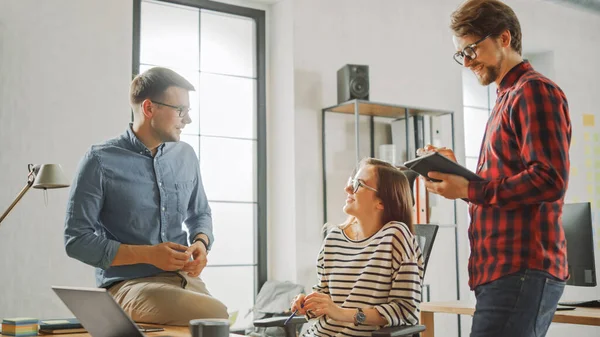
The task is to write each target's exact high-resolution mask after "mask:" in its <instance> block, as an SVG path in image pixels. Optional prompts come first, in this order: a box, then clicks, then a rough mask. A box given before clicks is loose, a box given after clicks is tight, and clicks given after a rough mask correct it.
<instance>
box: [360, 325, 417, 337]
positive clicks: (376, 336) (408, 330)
mask: <svg viewBox="0 0 600 337" xmlns="http://www.w3.org/2000/svg"><path fill="white" fill-rule="evenodd" d="M422 331H425V326H424V325H402V326H391V327H389V328H383V329H379V330H375V331H373V333H372V334H371V336H372V337H400V336H412V335H413V334H416V333H419V332H422Z"/></svg>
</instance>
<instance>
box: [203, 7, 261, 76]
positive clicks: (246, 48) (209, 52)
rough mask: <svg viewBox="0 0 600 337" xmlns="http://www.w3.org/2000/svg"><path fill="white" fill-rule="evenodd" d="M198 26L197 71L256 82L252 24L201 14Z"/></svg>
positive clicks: (241, 18)
mask: <svg viewBox="0 0 600 337" xmlns="http://www.w3.org/2000/svg"><path fill="white" fill-rule="evenodd" d="M200 25H201V26H200V70H202V71H205V72H210V73H216V74H228V75H235V76H242V77H250V78H256V34H255V32H256V23H255V22H254V20H251V19H249V18H245V17H241V16H237V15H230V14H224V13H219V12H214V11H207V10H202V11H201V13H200Z"/></svg>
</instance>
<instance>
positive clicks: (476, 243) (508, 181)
mask: <svg viewBox="0 0 600 337" xmlns="http://www.w3.org/2000/svg"><path fill="white" fill-rule="evenodd" d="M570 143H571V121H570V117H569V107H568V104H567V98H566V97H565V94H564V93H563V92H562V90H561V89H560V88H559V87H558V86H557V85H556V84H555V83H554V82H552V81H551V80H549V79H548V78H546V77H544V76H543V75H541V74H540V73H538V72H536V71H535V70H533V68H532V67H531V65H530V64H529V63H528V62H527V61H524V62H522V63H520V64H518V65H516V66H515V67H514V68H512V69H511V70H510V71H509V72H508V73H507V74H506V76H504V78H503V79H502V82H501V83H500V85H499V87H498V98H497V100H496V105H495V106H494V109H493V111H492V114H491V115H490V118H489V120H488V123H487V125H486V130H485V135H484V138H483V141H482V144H481V149H480V152H479V162H478V164H477V173H478V174H479V175H480V176H481V177H483V178H484V179H485V181H483V182H470V183H469V197H468V201H469V202H470V205H469V214H470V215H471V224H470V226H469V241H470V243H471V256H470V257H469V286H470V287H471V289H475V287H477V286H478V285H481V284H485V283H488V282H491V281H494V280H496V279H498V278H500V277H502V276H505V275H508V274H511V273H514V272H517V271H519V270H523V269H538V270H543V271H546V272H548V273H550V274H551V275H553V276H555V277H558V278H560V279H566V278H567V277H568V269H567V251H566V249H567V248H566V241H565V234H564V231H563V228H562V220H561V214H562V206H563V200H564V195H565V191H566V190H567V182H568V177H569V145H570Z"/></svg>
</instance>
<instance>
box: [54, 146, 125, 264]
mask: <svg viewBox="0 0 600 337" xmlns="http://www.w3.org/2000/svg"><path fill="white" fill-rule="evenodd" d="M103 199H104V192H103V174H102V165H101V163H100V160H99V158H98V157H97V156H96V155H94V152H93V150H90V151H88V152H87V153H86V154H85V156H84V157H83V159H82V160H81V162H80V163H79V167H78V170H77V174H76V175H75V179H74V180H73V184H72V185H71V191H70V194H69V200H68V204H67V214H66V219H65V230H64V240H65V241H64V242H65V249H66V252H67V255H68V256H70V257H72V258H75V259H77V260H79V261H81V262H84V263H86V264H89V265H91V266H94V267H97V268H101V269H107V268H108V267H110V265H111V264H112V261H113V260H114V258H115V256H116V254H117V250H118V249H119V246H120V243H119V242H117V241H114V240H109V239H107V238H105V237H102V236H99V235H97V234H96V232H97V226H99V217H100V211H101V209H102V204H103Z"/></svg>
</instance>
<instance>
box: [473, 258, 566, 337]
mask: <svg viewBox="0 0 600 337" xmlns="http://www.w3.org/2000/svg"><path fill="white" fill-rule="evenodd" d="M564 289H565V282H564V281H561V280H559V279H557V278H555V277H554V276H552V275H550V274H548V273H546V272H544V271H540V270H531V269H528V270H524V271H520V272H517V273H514V274H510V275H507V276H504V277H502V278H499V279H498V280H496V281H493V282H490V283H486V284H483V285H480V286H478V287H477V288H475V297H476V298H477V305H476V306H475V315H474V316H473V325H472V327H471V337H507V336H510V337H540V336H545V335H546V332H547V331H548V327H549V326H550V323H551V322H552V317H554V312H555V311H556V306H557V304H558V300H559V299H560V297H561V296H562V293H563V290H564Z"/></svg>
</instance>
